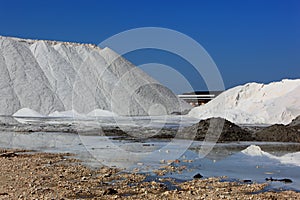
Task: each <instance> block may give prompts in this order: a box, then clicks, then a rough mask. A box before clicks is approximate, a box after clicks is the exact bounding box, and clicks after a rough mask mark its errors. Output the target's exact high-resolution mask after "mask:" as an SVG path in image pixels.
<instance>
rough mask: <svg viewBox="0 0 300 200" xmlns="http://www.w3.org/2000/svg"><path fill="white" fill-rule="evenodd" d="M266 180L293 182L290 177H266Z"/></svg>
mask: <svg viewBox="0 0 300 200" xmlns="http://www.w3.org/2000/svg"><path fill="white" fill-rule="evenodd" d="M266 181H271V182H273V181H276V182H277V181H278V182H284V183H292V182H293V181H292V180H291V179H289V178H283V179H274V178H272V177H271V178H266Z"/></svg>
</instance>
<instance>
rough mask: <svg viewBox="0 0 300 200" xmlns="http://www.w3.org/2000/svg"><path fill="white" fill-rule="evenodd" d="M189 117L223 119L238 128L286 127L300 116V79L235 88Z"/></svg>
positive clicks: (249, 84)
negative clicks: (237, 125)
mask: <svg viewBox="0 0 300 200" xmlns="http://www.w3.org/2000/svg"><path fill="white" fill-rule="evenodd" d="M188 115H189V116H192V117H196V118H199V119H207V118H210V117H223V118H226V119H227V120H229V121H231V122H234V123H237V124H276V123H277V124H288V123H290V122H291V121H292V120H293V119H294V118H296V117H297V116H299V115H300V79H296V80H287V79H285V80H282V81H280V82H273V83H270V84H259V83H248V84H245V85H243V86H237V87H234V88H232V89H229V90H227V91H225V92H223V93H222V94H220V95H219V96H218V97H216V98H215V99H213V100H212V101H210V102H209V103H207V104H205V105H202V106H199V107H196V108H193V109H192V110H191V111H190V112H189V114H188Z"/></svg>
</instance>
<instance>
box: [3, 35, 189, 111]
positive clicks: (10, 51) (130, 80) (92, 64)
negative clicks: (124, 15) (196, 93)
mask: <svg viewBox="0 0 300 200" xmlns="http://www.w3.org/2000/svg"><path fill="white" fill-rule="evenodd" d="M0 71H1V73H0V96H1V98H0V115H13V114H14V113H15V112H17V111H18V110H20V109H22V108H30V109H32V110H35V111H37V112H38V113H41V114H42V115H48V114H50V113H53V112H55V111H59V112H63V111H70V110H75V111H76V112H78V113H82V114H88V113H89V112H91V111H94V110H96V109H100V110H107V111H112V112H113V113H116V114H118V115H126V116H127V115H147V114H148V113H149V110H150V111H151V114H155V115H165V114H171V113H173V112H182V111H184V110H187V109H190V106H189V105H188V104H187V103H185V102H183V101H182V100H180V99H178V98H177V96H176V95H175V94H173V93H172V92H171V91H170V90H169V89H168V88H166V87H164V86H162V85H161V84H159V83H158V82H157V81H156V80H154V79H153V78H151V77H150V76H148V75H147V74H146V73H144V72H143V71H142V70H140V69H138V68H137V67H135V66H134V65H133V64H131V63H130V62H128V61H127V60H125V59H124V58H123V57H121V56H119V55H118V54H116V53H115V52H113V51H112V50H111V49H109V48H104V49H100V48H99V47H96V46H95V45H87V44H76V43H67V42H54V41H37V40H24V39H18V38H10V37H1V36H0ZM153 105H160V107H163V108H164V109H156V110H154V111H155V113H153V109H152V108H153ZM28 113H29V112H28ZM28 113H27V114H28ZM29 114H30V113H29ZM31 114H34V113H31ZM35 114H36V113H35ZM61 114H62V115H68V114H70V113H60V115H61ZM73 114H74V113H73ZM92 114H99V112H98V113H97V112H94V113H92ZM102 114H103V112H102ZM106 114H107V113H106ZM53 115H59V113H54V114H53Z"/></svg>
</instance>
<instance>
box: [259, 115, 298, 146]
mask: <svg viewBox="0 0 300 200" xmlns="http://www.w3.org/2000/svg"><path fill="white" fill-rule="evenodd" d="M255 139H256V140H257V141H268V142H300V116H298V117H297V118H296V119H294V120H293V121H292V122H291V123H290V124H288V125H282V124H275V125H272V126H269V127H266V128H264V129H262V130H259V131H257V132H256V133H255Z"/></svg>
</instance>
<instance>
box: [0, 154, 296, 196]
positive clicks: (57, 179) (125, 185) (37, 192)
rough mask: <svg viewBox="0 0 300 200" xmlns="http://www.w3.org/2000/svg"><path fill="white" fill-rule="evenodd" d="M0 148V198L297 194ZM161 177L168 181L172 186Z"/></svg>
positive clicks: (168, 168) (170, 168)
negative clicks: (183, 179)
mask: <svg viewBox="0 0 300 200" xmlns="http://www.w3.org/2000/svg"><path fill="white" fill-rule="evenodd" d="M0 152H1V154H3V155H9V156H1V157H0V162H1V172H0V199H142V198H147V199H300V193H297V192H295V191H282V192H263V191H264V188H265V187H266V186H267V183H265V184H257V183H251V184H248V183H246V184H245V183H239V182H223V181H220V178H208V179H201V178H197V179H194V180H191V181H186V182H183V183H178V182H176V181H175V180H171V179H170V180H163V179H158V180H148V179H147V175H146V174H139V173H138V170H136V172H132V173H124V172H121V170H120V169H116V168H108V167H101V168H98V169H91V168H89V167H87V166H84V165H82V164H81V162H80V161H79V160H76V159H73V158H70V156H71V154H50V153H38V152H24V151H21V150H18V151H17V150H1V151H0ZM174 162H175V161H174ZM172 170H173V171H178V170H181V169H177V168H174V167H172V166H165V167H164V168H163V169H160V170H157V171H156V173H158V174H159V173H163V172H165V171H172ZM166 181H168V182H172V184H173V185H174V187H173V189H170V188H169V187H167V185H166V184H164V183H165V182H166ZM174 188H175V189H174Z"/></svg>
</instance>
